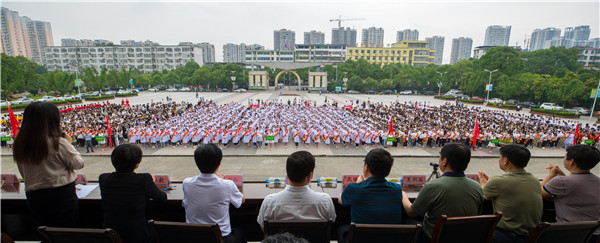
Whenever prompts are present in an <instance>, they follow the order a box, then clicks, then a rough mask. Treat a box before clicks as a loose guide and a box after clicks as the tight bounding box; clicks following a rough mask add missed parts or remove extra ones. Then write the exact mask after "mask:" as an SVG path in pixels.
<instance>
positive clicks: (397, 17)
mask: <svg viewBox="0 0 600 243" xmlns="http://www.w3.org/2000/svg"><path fill="white" fill-rule="evenodd" d="M2 6H3V7H6V8H9V9H10V10H13V11H18V12H19V15H20V16H27V17H30V18H31V19H34V20H41V21H48V22H50V23H51V24H52V31H53V35H54V45H57V46H59V45H60V44H61V42H60V39H62V38H74V39H106V40H110V41H113V42H114V43H115V44H119V43H120V41H121V40H130V39H131V40H136V41H143V40H151V41H155V42H158V43H160V44H162V45H173V44H178V43H179V42H184V41H191V42H194V43H200V42H209V43H212V44H214V45H215V49H216V50H215V56H216V60H217V61H222V60H223V45H224V44H226V43H234V44H239V43H246V44H260V45H264V46H265V47H266V48H267V49H273V30H276V29H282V28H286V29H290V30H293V31H295V32H296V43H303V42H304V35H303V34H304V32H308V31H311V30H317V31H321V32H323V33H325V43H331V29H332V28H334V27H337V22H330V21H329V20H330V19H334V18H336V17H337V16H339V15H341V16H342V18H364V19H365V20H359V21H346V22H343V23H342V26H344V27H353V28H356V29H357V42H359V43H360V35H361V30H362V29H363V28H368V27H373V26H374V27H382V28H383V29H384V31H385V41H384V42H385V43H386V44H387V43H394V42H395V41H396V31H398V30H404V29H417V30H419V39H420V40H424V39H425V37H431V36H434V35H439V36H444V37H445V38H446V39H445V45H444V64H446V63H449V60H450V46H451V44H452V39H453V38H458V37H469V38H472V39H473V47H476V46H481V45H483V41H484V38H485V29H486V28H487V26H490V25H510V26H512V30H511V35H510V45H520V46H522V45H523V42H524V39H525V36H526V35H527V36H530V35H531V33H532V32H533V30H534V29H537V28H547V27H557V28H560V29H561V30H562V31H563V33H564V29H565V28H566V27H574V26H579V25H589V26H590V28H591V34H590V38H597V37H599V31H598V28H599V26H598V25H599V22H600V18H599V12H600V4H599V1H597V0H596V1H592V0H588V1H577V2H575V1H529V2H515V1H506V0H499V1H498V0H497V1H494V2H491V1H460V2H458V1H449V0H445V1H444V0H441V1H440V0H438V1H427V0H426V1H418V2H417V1H376V2H372V1H370V2H366V1H352V2H347V1H345V2H342V1H327V2H324V1H315V0H310V1H302V2H300V1H261V2H256V1H227V2H224V1H220V2H206V1H178V2H174V1H128V2H115V1H103V0H100V1H98V0H96V1H39V0H38V1H35V2H34V1H29V0H19V1H15V0H4V1H3V2H2Z"/></svg>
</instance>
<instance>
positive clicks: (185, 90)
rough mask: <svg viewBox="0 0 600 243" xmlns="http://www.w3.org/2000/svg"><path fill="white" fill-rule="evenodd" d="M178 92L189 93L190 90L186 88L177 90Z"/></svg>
mask: <svg viewBox="0 0 600 243" xmlns="http://www.w3.org/2000/svg"><path fill="white" fill-rule="evenodd" d="M179 91H181V92H190V91H192V90H191V89H190V88H188V87H183V88H181V89H179Z"/></svg>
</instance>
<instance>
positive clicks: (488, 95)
mask: <svg viewBox="0 0 600 243" xmlns="http://www.w3.org/2000/svg"><path fill="white" fill-rule="evenodd" d="M485 71H486V72H489V73H490V79H489V80H488V87H487V96H485V102H486V103H487V101H488V100H489V99H490V85H491V84H492V73H493V72H497V71H498V69H495V70H493V71H490V70H487V69H485Z"/></svg>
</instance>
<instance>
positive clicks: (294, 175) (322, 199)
mask: <svg viewBox="0 0 600 243" xmlns="http://www.w3.org/2000/svg"><path fill="white" fill-rule="evenodd" d="M314 169H315V157H313V155H312V154H311V153H309V152H307V151H298V152H295V153H293V154H291V155H290V156H289V157H288V158H287V161H286V166H285V170H286V172H287V176H288V178H289V180H290V181H289V183H288V185H287V186H286V187H285V189H284V190H283V191H281V192H278V193H274V194H271V195H268V196H267V197H265V200H264V201H263V203H262V205H261V206H260V212H259V213H258V218H257V221H258V224H260V226H261V228H262V227H264V225H263V224H264V221H265V220H266V219H276V220H295V219H301V220H316V219H324V220H328V219H331V220H332V221H335V216H336V215H335V208H334V207H333V201H331V196H329V194H327V193H323V192H315V191H313V190H311V189H310V187H309V186H308V185H309V184H310V181H311V179H312V177H313V171H314Z"/></svg>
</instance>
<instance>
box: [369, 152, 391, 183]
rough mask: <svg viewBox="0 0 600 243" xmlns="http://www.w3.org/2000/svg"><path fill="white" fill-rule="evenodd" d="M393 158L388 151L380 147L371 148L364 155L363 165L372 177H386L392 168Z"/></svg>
mask: <svg viewBox="0 0 600 243" xmlns="http://www.w3.org/2000/svg"><path fill="white" fill-rule="evenodd" d="M393 164H394V158H392V155H391V154H390V152H388V151H387V150H385V149H382V148H376V149H372V150H371V151H369V153H367V156H366V157H365V165H366V167H367V169H368V170H369V172H370V173H371V175H373V176H374V177H386V176H388V175H389V174H390V170H392V165H393Z"/></svg>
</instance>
